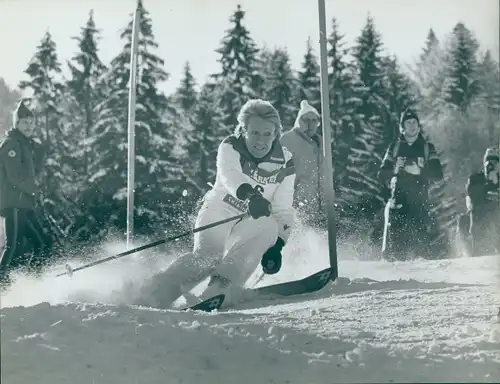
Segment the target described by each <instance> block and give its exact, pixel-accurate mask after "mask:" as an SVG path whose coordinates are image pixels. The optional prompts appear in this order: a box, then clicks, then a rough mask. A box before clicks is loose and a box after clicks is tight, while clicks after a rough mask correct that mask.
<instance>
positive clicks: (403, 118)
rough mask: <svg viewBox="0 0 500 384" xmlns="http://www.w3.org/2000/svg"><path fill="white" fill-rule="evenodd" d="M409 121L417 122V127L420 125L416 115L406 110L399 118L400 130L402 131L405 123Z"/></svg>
mask: <svg viewBox="0 0 500 384" xmlns="http://www.w3.org/2000/svg"><path fill="white" fill-rule="evenodd" d="M411 119H415V120H417V123H418V125H420V119H419V118H418V115H417V113H416V112H415V111H414V110H413V109H411V108H406V109H405V111H404V112H403V113H402V114H401V118H400V119H399V126H400V129H401V130H402V129H403V127H404V124H405V121H407V120H411Z"/></svg>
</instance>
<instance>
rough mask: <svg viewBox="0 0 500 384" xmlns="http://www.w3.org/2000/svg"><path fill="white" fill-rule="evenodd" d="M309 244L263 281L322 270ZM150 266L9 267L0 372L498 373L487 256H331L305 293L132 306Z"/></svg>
mask: <svg viewBox="0 0 500 384" xmlns="http://www.w3.org/2000/svg"><path fill="white" fill-rule="evenodd" d="M308 242H309V243H308ZM308 242H307V241H306V245H307V244H309V245H311V247H312V248H315V250H316V252H313V251H314V249H312V248H311V249H309V250H308V253H305V254H304V253H302V254H301V255H298V254H293V252H291V253H292V254H289V255H288V259H287V260H288V261H289V262H288V264H286V265H285V267H284V268H283V270H282V271H281V272H280V273H279V274H278V275H276V276H275V277H273V279H270V278H265V279H264V280H263V281H262V282H261V284H268V283H269V282H271V281H272V280H287V279H290V278H292V277H301V276H304V275H306V274H308V273H310V272H313V271H315V270H319V269H321V268H323V267H324V266H325V265H326V264H327V261H326V260H324V259H325V256H324V255H325V254H326V253H325V250H324V249H323V247H324V244H323V243H321V244H320V243H319V242H318V241H316V240H314V239H311V238H309V240H308ZM318 244H319V245H318ZM306 248H307V247H306ZM306 255H307V256H306ZM315 255H322V256H315ZM146 259H147V260H149V262H147V261H146ZM161 265H162V262H160V261H158V260H156V261H154V260H153V261H151V257H149V258H148V257H146V256H145V255H143V256H142V257H141V256H139V257H137V258H130V259H127V260H125V259H124V260H122V261H115V262H112V263H109V264H104V265H101V266H99V267H95V268H90V269H89V270H85V271H81V272H79V273H77V274H75V275H74V277H73V278H72V279H70V278H67V277H62V278H53V277H48V276H47V277H45V278H43V279H41V280H34V279H32V278H29V277H22V276H21V277H19V279H18V281H17V282H16V283H15V284H14V286H13V287H12V289H11V290H10V291H9V292H7V293H5V294H4V295H3V296H2V311H1V327H2V328H1V330H2V333H1V343H2V351H1V352H2V379H3V381H2V382H3V383H5V384H18V383H19V384H27V383H38V384H49V383H50V384H59V383H61V384H62V383H68V382H71V383H72V384H80V383H81V384H83V383H85V384H91V383H93V384H98V383H99V384H100V383H106V384H112V383H120V384H129V383H130V384H132V383H134V384H137V383H141V384H142V383H144V384H146V383H148V384H153V383H158V384H160V383H161V384H163V383H167V384H177V383H183V384H198V383H214V384H215V383H217V384H226V383H227V384H234V383H239V384H247V383H252V384H253V383H294V384H295V383H297V384H316V383H317V384H320V383H321V384H325V383H349V382H356V383H362V382H470V381H474V382H496V383H498V382H500V323H499V319H498V317H497V313H498V310H499V309H498V307H499V306H500V297H499V292H500V289H499V288H500V286H499V284H498V283H499V282H500V262H499V257H498V256H488V257H479V258H470V259H449V260H439V261H424V260H415V261H410V262H396V263H387V262H383V261H357V260H352V259H351V260H341V261H340V263H339V270H340V275H341V277H340V278H339V279H338V281H337V282H336V283H335V284H331V285H329V286H327V287H326V288H325V289H324V290H323V291H321V292H319V293H317V294H314V295H304V296H300V297H295V298H287V299H283V300H274V301H270V300H268V301H264V300H261V301H260V302H252V303H246V304H244V305H241V308H237V309H231V310H227V311H221V312H219V313H213V314H205V313H194V312H181V311H166V310H159V309H152V308H141V307H136V306H134V305H131V304H132V301H133V299H132V297H134V295H135V294H137V289H138V286H139V285H140V283H141V281H143V280H144V279H147V278H148V274H151V273H152V271H153V270H158V268H159V267H160V266H161Z"/></svg>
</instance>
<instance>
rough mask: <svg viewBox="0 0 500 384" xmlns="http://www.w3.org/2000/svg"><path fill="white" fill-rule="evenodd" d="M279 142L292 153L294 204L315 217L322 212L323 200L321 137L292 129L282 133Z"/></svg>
mask: <svg viewBox="0 0 500 384" xmlns="http://www.w3.org/2000/svg"><path fill="white" fill-rule="evenodd" d="M280 142H281V144H282V145H283V146H284V147H285V148H287V149H288V150H289V151H290V152H291V153H292V155H293V159H294V164H295V174H296V179H295V193H294V205H295V206H296V207H297V208H298V209H299V211H301V212H303V213H305V214H306V215H307V216H312V217H317V216H318V215H320V214H321V213H322V208H321V206H322V202H323V201H324V199H323V175H322V171H321V170H322V164H323V150H322V144H321V137H320V136H318V135H316V136H314V138H313V139H311V138H309V137H308V136H307V135H305V134H303V133H301V132H299V131H298V130H296V129H292V130H290V131H287V132H285V133H283V135H282V136H281V139H280ZM301 203H303V205H302V204H301Z"/></svg>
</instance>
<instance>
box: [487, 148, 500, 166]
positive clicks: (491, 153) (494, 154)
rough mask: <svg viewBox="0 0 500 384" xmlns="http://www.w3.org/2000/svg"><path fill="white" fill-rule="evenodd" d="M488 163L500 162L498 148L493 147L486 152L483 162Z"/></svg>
mask: <svg viewBox="0 0 500 384" xmlns="http://www.w3.org/2000/svg"><path fill="white" fill-rule="evenodd" d="M488 161H500V156H499V154H498V148H495V147H491V148H488V149H487V150H486V152H485V153H484V159H483V162H484V163H486V162H488Z"/></svg>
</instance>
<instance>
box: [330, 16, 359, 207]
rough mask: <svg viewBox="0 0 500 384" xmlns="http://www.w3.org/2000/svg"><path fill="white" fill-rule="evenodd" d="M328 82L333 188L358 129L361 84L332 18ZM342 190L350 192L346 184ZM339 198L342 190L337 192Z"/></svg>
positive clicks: (341, 180) (342, 174)
mask: <svg viewBox="0 0 500 384" xmlns="http://www.w3.org/2000/svg"><path fill="white" fill-rule="evenodd" d="M328 44H329V49H328V52H327V59H328V84H329V87H330V91H329V96H330V97H329V99H330V122H331V125H332V140H333V144H334V145H333V154H334V158H333V160H334V162H333V163H334V171H335V185H336V188H337V189H340V186H341V185H343V184H344V181H345V180H344V178H345V176H346V167H347V165H348V161H347V156H348V154H349V152H350V151H351V147H352V145H353V142H354V139H355V138H356V133H357V132H359V131H360V127H361V121H362V119H363V115H362V114H360V113H359V111H358V110H359V108H360V107H361V105H362V104H361V103H362V100H361V99H360V96H361V94H362V93H361V92H362V85H361V83H360V82H359V80H358V79H357V76H356V74H355V72H354V70H355V68H354V67H353V65H352V64H351V63H349V62H348V61H347V55H348V54H349V49H347V48H346V47H345V42H344V36H343V35H341V34H340V32H339V26H338V23H337V20H336V19H335V18H333V19H332V32H331V33H330V36H329V38H328ZM344 194H347V195H350V194H351V193H350V191H349V190H348V188H347V189H346V190H344ZM339 196H340V200H342V194H339Z"/></svg>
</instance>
